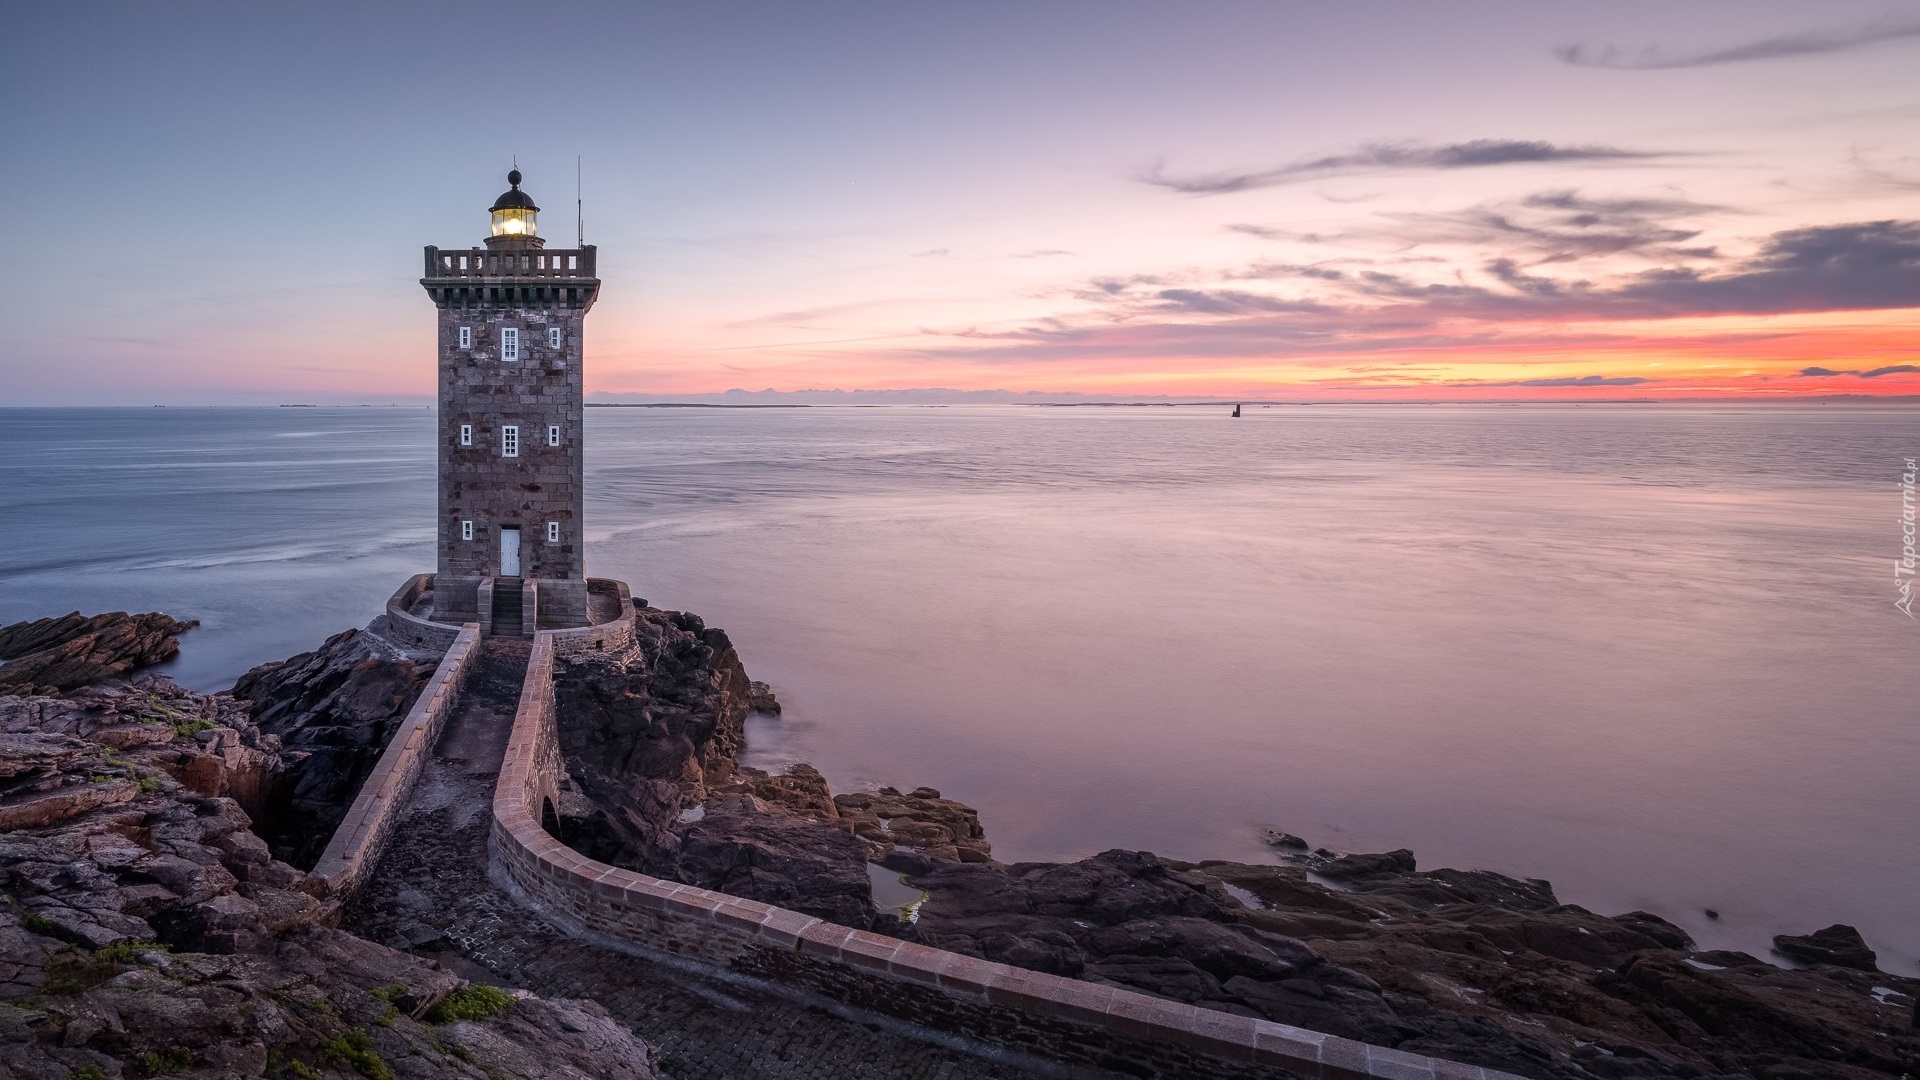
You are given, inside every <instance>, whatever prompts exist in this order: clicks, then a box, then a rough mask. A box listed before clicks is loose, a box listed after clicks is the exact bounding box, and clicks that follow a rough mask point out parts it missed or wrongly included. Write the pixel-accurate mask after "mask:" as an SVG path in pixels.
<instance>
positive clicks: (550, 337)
mask: <svg viewBox="0 0 1920 1080" xmlns="http://www.w3.org/2000/svg"><path fill="white" fill-rule="evenodd" d="M566 343H567V339H566V335H565V334H564V333H562V332H561V330H560V328H559V327H557V326H549V327H547V348H549V349H558V348H560V347H561V346H563V345H565V344H566Z"/></svg>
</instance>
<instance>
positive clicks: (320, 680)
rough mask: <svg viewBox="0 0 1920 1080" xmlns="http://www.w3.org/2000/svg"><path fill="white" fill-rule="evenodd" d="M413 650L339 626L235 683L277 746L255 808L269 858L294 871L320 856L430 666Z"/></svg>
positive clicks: (235, 689) (424, 681)
mask: <svg viewBox="0 0 1920 1080" xmlns="http://www.w3.org/2000/svg"><path fill="white" fill-rule="evenodd" d="M415 655H416V654H414V653H410V652H408V651H406V650H403V649H401V648H400V647H399V646H397V645H395V644H393V643H392V642H390V641H388V640H386V639H385V638H382V637H380V636H378V635H376V634H371V633H368V632H366V631H362V630H347V631H344V632H342V633H339V634H335V635H334V636H333V637H330V638H328V639H327V640H326V643H325V644H323V645H321V647H320V648H318V649H316V650H314V651H313V652H308V653H301V654H299V655H297V656H293V657H289V658H288V659H286V660H281V661H276V662H274V663H270V664H262V665H260V666H259V667H257V668H254V669H253V670H252V671H249V672H247V673H246V674H245V675H243V676H241V677H240V680H239V681H238V682H236V683H235V684H234V687H233V690H232V696H233V698H234V699H235V700H237V701H240V702H242V703H244V704H245V706H246V708H247V710H248V714H249V715H250V716H251V718H252V720H253V722H254V723H255V724H257V725H258V726H259V728H260V730H261V731H263V732H265V733H267V734H270V735H274V736H277V737H278V738H279V740H280V743H281V746H282V748H283V749H284V750H285V751H286V753H285V755H284V760H285V762H286V766H287V767H286V770H285V773H284V775H282V776H281V777H279V778H278V780H277V782H276V784H275V785H274V788H273V790H272V791H271V792H270V793H269V795H268V797H267V805H266V807H265V812H264V813H263V815H262V818H263V820H262V830H261V831H262V832H263V833H264V834H265V836H266V839H267V842H268V844H269V845H270V846H271V847H272V849H273V852H274V854H275V855H276V856H277V857H279V858H281V859H283V860H285V861H286V862H289V863H292V864H293V865H295V866H298V867H301V868H303V869H304V868H310V867H312V866H313V864H314V862H315V861H316V860H318V859H319V857H320V853H321V851H322V850H324V849H325V848H326V845H327V841H328V840H329V839H331V838H332V836H333V832H334V829H335V827H336V826H338V825H339V823H340V819H341V818H343V817H345V816H346V812H347V809H348V808H349V807H350V806H352V804H353V800H354V797H355V796H356V795H358V794H359V791H360V785H361V783H362V781H364V780H365V779H366V778H367V775H368V774H369V773H371V772H372V771H373V768H374V766H375V765H377V764H379V762H380V755H381V754H382V753H384V752H385V751H386V747H387V743H388V742H389V741H390V740H391V739H392V738H393V733H394V732H395V731H396V730H398V729H399V727H400V722H401V721H402V720H405V719H406V716H407V712H408V711H409V710H410V709H412V708H413V703H414V700H415V699H416V698H418V697H419V696H420V691H421V690H422V689H424V688H425V687H426V684H427V680H428V678H430V677H431V676H432V674H433V669H432V665H430V664H424V663H415V659H414V657H415Z"/></svg>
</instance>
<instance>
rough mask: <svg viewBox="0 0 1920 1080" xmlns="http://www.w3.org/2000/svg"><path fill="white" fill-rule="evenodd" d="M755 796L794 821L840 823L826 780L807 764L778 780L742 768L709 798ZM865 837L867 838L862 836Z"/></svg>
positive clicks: (789, 768)
mask: <svg viewBox="0 0 1920 1080" xmlns="http://www.w3.org/2000/svg"><path fill="white" fill-rule="evenodd" d="M726 794H744V795H752V796H753V797H754V798H756V799H759V800H760V801H761V802H762V803H765V804H767V805H768V806H771V807H773V808H776V809H778V810H779V811H781V812H782V813H787V814H792V815H793V816H795V817H802V818H811V819H814V820H816V821H837V820H839V818H840V808H839V806H838V805H837V804H836V803H835V802H834V801H833V793H832V792H830V791H828V790H827V778H826V777H824V776H821V775H820V770H818V769H816V768H814V767H813V766H811V765H808V764H806V763H805V762H800V763H797V764H794V765H789V766H788V767H787V770H786V771H785V772H784V773H782V774H780V775H779V776H773V775H770V774H768V773H766V772H764V771H762V770H760V769H755V768H751V767H749V766H745V765H742V766H739V767H738V768H737V769H735V771H734V774H733V777H732V779H730V780H729V781H728V782H727V783H725V784H722V785H720V786H718V787H714V788H710V789H709V795H710V797H711V796H713V795H726ZM863 835H864V834H863Z"/></svg>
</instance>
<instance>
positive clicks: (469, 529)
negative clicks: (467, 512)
mask: <svg viewBox="0 0 1920 1080" xmlns="http://www.w3.org/2000/svg"><path fill="white" fill-rule="evenodd" d="M460 539H462V540H471V539H473V519H471V518H468V519H465V520H463V521H461V522H460Z"/></svg>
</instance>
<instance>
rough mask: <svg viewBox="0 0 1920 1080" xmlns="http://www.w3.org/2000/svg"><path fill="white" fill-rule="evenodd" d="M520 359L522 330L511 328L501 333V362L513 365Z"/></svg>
mask: <svg viewBox="0 0 1920 1080" xmlns="http://www.w3.org/2000/svg"><path fill="white" fill-rule="evenodd" d="M518 359H520V330H519V328H518V327H513V326H509V327H507V328H505V329H503V330H501V331H500V362H501V363H503V364H511V363H513V362H514V361H516V360H518Z"/></svg>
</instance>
